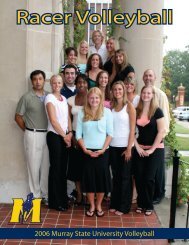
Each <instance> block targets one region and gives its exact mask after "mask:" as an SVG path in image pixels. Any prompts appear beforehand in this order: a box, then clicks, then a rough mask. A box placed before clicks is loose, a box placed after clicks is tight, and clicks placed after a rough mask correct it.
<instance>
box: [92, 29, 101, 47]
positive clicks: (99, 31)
mask: <svg viewBox="0 0 189 245" xmlns="http://www.w3.org/2000/svg"><path fill="white" fill-rule="evenodd" d="M96 32H98V33H99V34H100V36H101V38H102V44H103V42H104V35H103V33H102V31H101V30H94V31H93V33H92V41H93V43H94V35H95V33H96Z"/></svg>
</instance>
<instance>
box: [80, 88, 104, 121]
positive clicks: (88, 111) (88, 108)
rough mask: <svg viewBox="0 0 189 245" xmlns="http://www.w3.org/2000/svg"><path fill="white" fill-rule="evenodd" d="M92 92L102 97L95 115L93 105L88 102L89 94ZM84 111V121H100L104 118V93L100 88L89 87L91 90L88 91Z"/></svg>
mask: <svg viewBox="0 0 189 245" xmlns="http://www.w3.org/2000/svg"><path fill="white" fill-rule="evenodd" d="M91 94H96V95H98V96H99V97H100V103H99V106H98V109H97V111H96V114H95V115H93V113H92V110H91V106H90V105H89V102H88V99H89V96H90V95H91ZM83 112H84V118H83V121H84V122H86V121H98V120H100V119H101V118H102V116H103V113H104V105H103V98H102V93H101V91H100V89H99V88H97V87H94V88H91V89H89V91H88V93H87V99H86V101H85V105H84V107H83Z"/></svg>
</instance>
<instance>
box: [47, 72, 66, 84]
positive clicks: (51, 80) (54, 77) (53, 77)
mask: <svg viewBox="0 0 189 245" xmlns="http://www.w3.org/2000/svg"><path fill="white" fill-rule="evenodd" d="M54 79H60V80H61V81H62V83H63V80H62V77H61V75H59V74H58V75H52V77H51V78H50V85H52V82H53V80H54Z"/></svg>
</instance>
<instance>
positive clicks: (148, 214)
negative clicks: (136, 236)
mask: <svg viewBox="0 0 189 245" xmlns="http://www.w3.org/2000/svg"><path fill="white" fill-rule="evenodd" d="M152 213H153V210H150V209H146V210H145V212H144V214H145V215H146V216H150V215H151V214H152Z"/></svg>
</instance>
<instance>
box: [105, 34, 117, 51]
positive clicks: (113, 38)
mask: <svg viewBox="0 0 189 245" xmlns="http://www.w3.org/2000/svg"><path fill="white" fill-rule="evenodd" d="M109 40H113V41H114V50H115V51H116V50H117V49H119V42H118V40H117V39H116V38H115V37H109V38H108V40H107V41H106V44H107V42H108V41H109Z"/></svg>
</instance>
